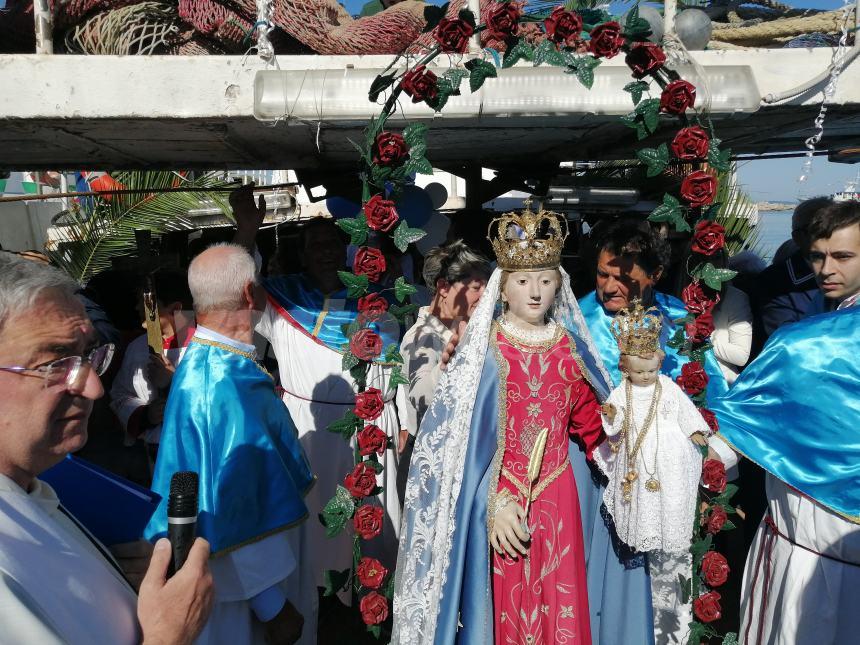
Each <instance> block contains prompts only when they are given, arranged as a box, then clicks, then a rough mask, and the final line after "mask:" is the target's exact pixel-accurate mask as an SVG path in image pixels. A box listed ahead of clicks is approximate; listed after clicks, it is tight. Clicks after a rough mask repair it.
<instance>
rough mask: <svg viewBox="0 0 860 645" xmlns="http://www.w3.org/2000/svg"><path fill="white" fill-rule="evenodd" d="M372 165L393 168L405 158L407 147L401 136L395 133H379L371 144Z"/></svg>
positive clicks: (407, 151)
mask: <svg viewBox="0 0 860 645" xmlns="http://www.w3.org/2000/svg"><path fill="white" fill-rule="evenodd" d="M372 152H373V163H375V164H377V165H380V166H394V165H397V164H399V163H400V162H401V161H403V160H404V159H405V158H406V155H407V154H408V153H409V146H407V145H406V141H404V140H403V136H402V135H399V134H397V133H396V132H380V133H379V134H378V135H376V141H374V142H373V151H372Z"/></svg>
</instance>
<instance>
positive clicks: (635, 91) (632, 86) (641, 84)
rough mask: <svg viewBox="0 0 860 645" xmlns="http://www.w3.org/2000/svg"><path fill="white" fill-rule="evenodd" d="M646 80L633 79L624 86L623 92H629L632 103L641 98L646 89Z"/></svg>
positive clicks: (637, 101)
mask: <svg viewBox="0 0 860 645" xmlns="http://www.w3.org/2000/svg"><path fill="white" fill-rule="evenodd" d="M648 87H649V86H648V82H647V81H633V82H632V83H627V85H625V86H624V91H625V92H630V97H631V98H632V99H633V105H636V104H637V103H639V101H641V100H642V94H643V92H645V91H646V90H647V89H648Z"/></svg>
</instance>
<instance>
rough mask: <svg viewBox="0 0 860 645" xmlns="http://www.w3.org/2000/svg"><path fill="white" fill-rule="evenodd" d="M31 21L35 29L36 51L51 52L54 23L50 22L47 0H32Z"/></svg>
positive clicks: (39, 52)
mask: <svg viewBox="0 0 860 645" xmlns="http://www.w3.org/2000/svg"><path fill="white" fill-rule="evenodd" d="M33 22H34V27H35V30H36V53H37V54H53V53H54V40H53V31H54V25H53V24H52V18H51V9H50V8H49V7H48V0H34V2H33Z"/></svg>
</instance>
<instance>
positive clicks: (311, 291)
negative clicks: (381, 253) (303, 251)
mask: <svg viewBox="0 0 860 645" xmlns="http://www.w3.org/2000/svg"><path fill="white" fill-rule="evenodd" d="M263 286H264V287H265V288H266V291H267V293H268V294H269V302H271V303H272V304H273V305H274V306H275V308H276V309H277V310H278V312H280V314H281V315H282V316H284V318H286V319H287V321H289V322H290V323H291V324H292V325H293V326H295V327H298V328H300V329H301V330H302V331H304V332H305V334H307V335H308V336H310V337H311V338H313V339H314V340H315V341H316V342H318V343H320V344H321V345H325V346H326V347H328V348H329V349H331V350H333V351H335V352H340V353H343V350H344V345H347V344H348V343H349V338H347V336H346V335H345V334H344V326H345V325H349V324H350V323H351V322H352V321H354V320H355V318H356V316H357V315H358V301H357V300H356V299H355V298H347V297H346V289H341V290H340V291H336V292H334V293H330V294H328V296H325V295H324V294H323V293H322V292H321V291H320V290H319V289H317V288H315V287H313V286H311V284H310V281H309V280H308V279H307V277H305V276H304V275H301V274H293V275H282V276H277V277H275V278H270V279H268V280H266V281H265V282H264V283H263ZM320 318H322V320H321V321H320ZM368 326H369V327H370V328H371V329H373V331H375V332H376V333H377V334H379V335H380V336H381V337H382V342H383V346H384V347H388V346H389V345H391V344H394V345H397V346H398V347H399V346H400V336H401V334H400V325H399V323H398V322H397V320H396V319H395V318H394V317H393V316H385V317H383V318H382V319H381V320H380V321H379V322H376V323H371V324H370V325H368Z"/></svg>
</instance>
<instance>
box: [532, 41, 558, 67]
mask: <svg viewBox="0 0 860 645" xmlns="http://www.w3.org/2000/svg"><path fill="white" fill-rule="evenodd" d="M553 51H555V52H557V51H558V46H557V45H556V44H555V43H554V42H553V41H551V40H550V39H549V38H547V39H545V40H542V41H541V43H540V44H539V45H538V46H537V47H535V50H534V53H533V54H532V63H533V64H534V66H535V67H537V66H538V65H540V64H541V63H543V62H544V61H545V60H546V57H547V56H548V55H549V53H550V52H553Z"/></svg>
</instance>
